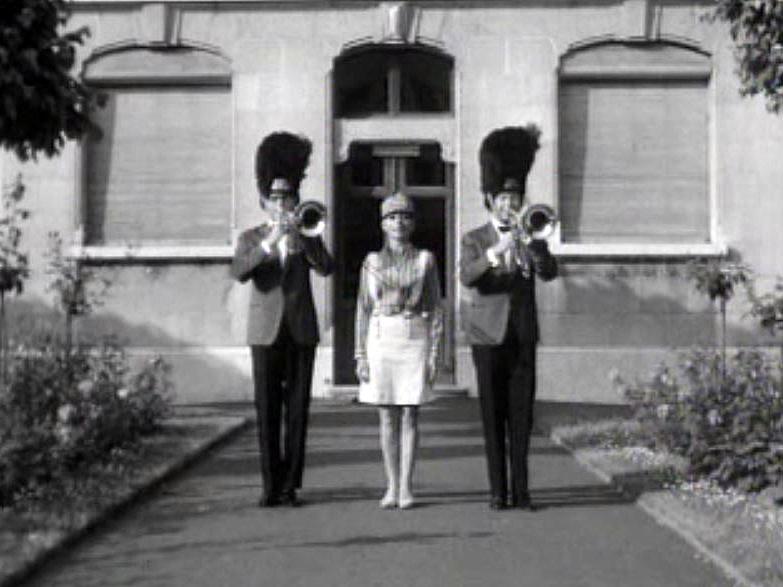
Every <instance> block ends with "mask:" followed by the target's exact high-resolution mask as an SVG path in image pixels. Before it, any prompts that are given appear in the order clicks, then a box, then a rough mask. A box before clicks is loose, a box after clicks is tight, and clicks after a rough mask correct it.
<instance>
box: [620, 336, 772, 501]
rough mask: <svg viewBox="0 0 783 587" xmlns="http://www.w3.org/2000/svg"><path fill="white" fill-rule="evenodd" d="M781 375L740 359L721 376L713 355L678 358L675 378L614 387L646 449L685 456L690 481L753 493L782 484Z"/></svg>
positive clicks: (663, 372)
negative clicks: (621, 395) (628, 404)
mask: <svg viewBox="0 0 783 587" xmlns="http://www.w3.org/2000/svg"><path fill="white" fill-rule="evenodd" d="M778 373H779V368H776V366H774V365H772V364H771V363H770V361H769V360H768V359H767V358H765V356H764V355H763V354H762V353H760V352H758V351H752V350H751V351H748V350H745V351H739V352H737V353H736V354H735V355H734V356H733V357H731V359H730V362H729V365H728V368H727V369H726V372H725V375H724V374H723V367H722V357H721V355H720V353H718V352H716V351H714V350H701V349H694V350H691V351H689V352H687V353H685V354H683V355H682V357H681V360H680V365H679V373H678V374H677V375H675V374H674V373H672V371H671V370H670V369H669V368H668V367H666V366H665V365H662V366H661V367H659V369H658V370H657V371H656V372H655V373H654V374H653V376H652V378H651V379H650V380H648V381H644V382H642V381H637V382H636V383H634V384H630V385H629V384H626V383H625V382H623V381H622V380H621V379H620V378H619V377H618V378H617V382H618V383H619V384H621V385H622V387H623V391H624V393H625V395H626V397H627V398H628V399H630V400H631V402H632V403H633V405H634V406H635V409H636V415H637V418H638V419H639V421H640V422H641V424H642V426H643V429H644V430H645V431H646V433H647V434H646V435H647V437H648V438H649V440H650V444H651V445H652V446H654V447H655V448H659V449H665V450H669V451H671V452H673V453H675V454H680V455H683V456H684V457H686V458H687V460H688V463H689V471H690V473H691V474H692V475H694V476H695V477H706V478H707V479H710V480H713V481H715V482H717V483H718V484H719V485H720V486H722V487H738V488H740V489H742V490H745V491H759V490H761V489H764V488H765V487H768V486H771V485H777V484H781V483H783V393H782V390H781V381H780V379H779V377H778Z"/></svg>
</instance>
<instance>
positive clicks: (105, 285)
mask: <svg viewBox="0 0 783 587" xmlns="http://www.w3.org/2000/svg"><path fill="white" fill-rule="evenodd" d="M46 256H47V257H48V258H49V266H48V267H47V269H46V273H47V274H48V275H49V276H50V277H51V281H50V282H49V285H48V288H47V289H48V290H49V291H52V292H54V294H55V302H56V304H57V306H59V308H60V310H62V312H63V313H64V314H65V317H66V320H65V329H66V332H65V337H66V341H67V344H70V342H71V340H72V338H73V333H72V332H71V331H72V328H73V319H74V318H76V317H78V316H86V315H89V314H90V313H92V312H93V310H94V309H95V308H96V307H98V306H101V305H102V304H103V299H104V298H105V297H106V294H107V292H108V290H109V288H110V287H111V281H110V280H108V279H106V278H105V277H100V276H99V275H98V274H97V273H96V272H95V270H93V269H91V268H89V267H85V265H84V263H83V262H81V261H80V260H79V259H75V258H73V257H69V256H66V255H64V254H63V239H62V237H61V236H60V233H58V232H56V231H53V232H50V233H49V250H48V251H47V253H46Z"/></svg>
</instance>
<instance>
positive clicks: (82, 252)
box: [69, 245, 234, 261]
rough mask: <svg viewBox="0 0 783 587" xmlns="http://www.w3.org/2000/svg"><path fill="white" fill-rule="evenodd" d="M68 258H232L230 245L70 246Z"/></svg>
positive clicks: (106, 259)
mask: <svg viewBox="0 0 783 587" xmlns="http://www.w3.org/2000/svg"><path fill="white" fill-rule="evenodd" d="M69 253H70V256H71V257H74V258H77V259H83V260H91V259H94V260H105V261H134V260H138V259H143V260H157V261H163V260H178V259H182V260H204V261H208V260H223V259H231V258H232V257H233V256H234V248H233V247H231V246H230V245H195V246H188V245H160V246H155V245H110V246H78V245H76V246H72V247H71V248H70V251H69Z"/></svg>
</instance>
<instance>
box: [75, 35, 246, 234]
mask: <svg viewBox="0 0 783 587" xmlns="http://www.w3.org/2000/svg"><path fill="white" fill-rule="evenodd" d="M84 77H85V79H86V80H87V82H88V83H89V84H91V85H92V86H95V87H96V88H99V89H100V90H101V91H103V92H105V93H106V95H107V97H108V102H107V104H106V107H105V108H103V109H102V110H99V111H98V113H97V123H98V125H99V126H100V127H101V129H102V131H103V137H102V138H101V139H91V140H88V141H87V142H86V144H85V147H84V151H83V153H84V159H83V165H84V173H83V178H84V187H83V192H84V193H83V211H82V220H83V222H84V244H85V245H91V246H104V247H105V246H114V245H117V246H121V245H134V246H141V247H144V246H161V245H168V246H192V245H228V244H230V239H231V187H232V169H231V167H232V165H231V157H232V140H231V135H232V124H231V121H232V104H231V71H230V68H229V66H228V63H227V62H226V60H225V59H224V58H222V57H221V56H219V55H216V54H214V53H211V52H208V51H204V50H199V49H193V48H189V47H165V48H149V47H128V48H122V49H119V50H113V51H109V52H106V53H104V54H100V55H97V56H96V57H94V58H92V59H91V60H89V61H88V62H87V64H86V66H85V71H84Z"/></svg>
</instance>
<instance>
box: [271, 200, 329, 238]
mask: <svg viewBox="0 0 783 587" xmlns="http://www.w3.org/2000/svg"><path fill="white" fill-rule="evenodd" d="M283 221H287V222H289V223H290V224H292V225H293V227H294V229H295V230H296V231H297V232H299V234H300V235H302V236H304V237H308V238H313V237H316V236H321V235H322V234H323V233H324V231H325V230H326V206H324V205H323V204H322V203H321V202H318V201H316V200H304V201H302V202H300V203H299V204H297V205H296V208H294V210H293V211H292V212H285V213H283V214H281V215H280V216H278V217H276V218H270V219H269V220H268V221H267V224H270V225H273V224H279V223H280V222H283Z"/></svg>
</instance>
